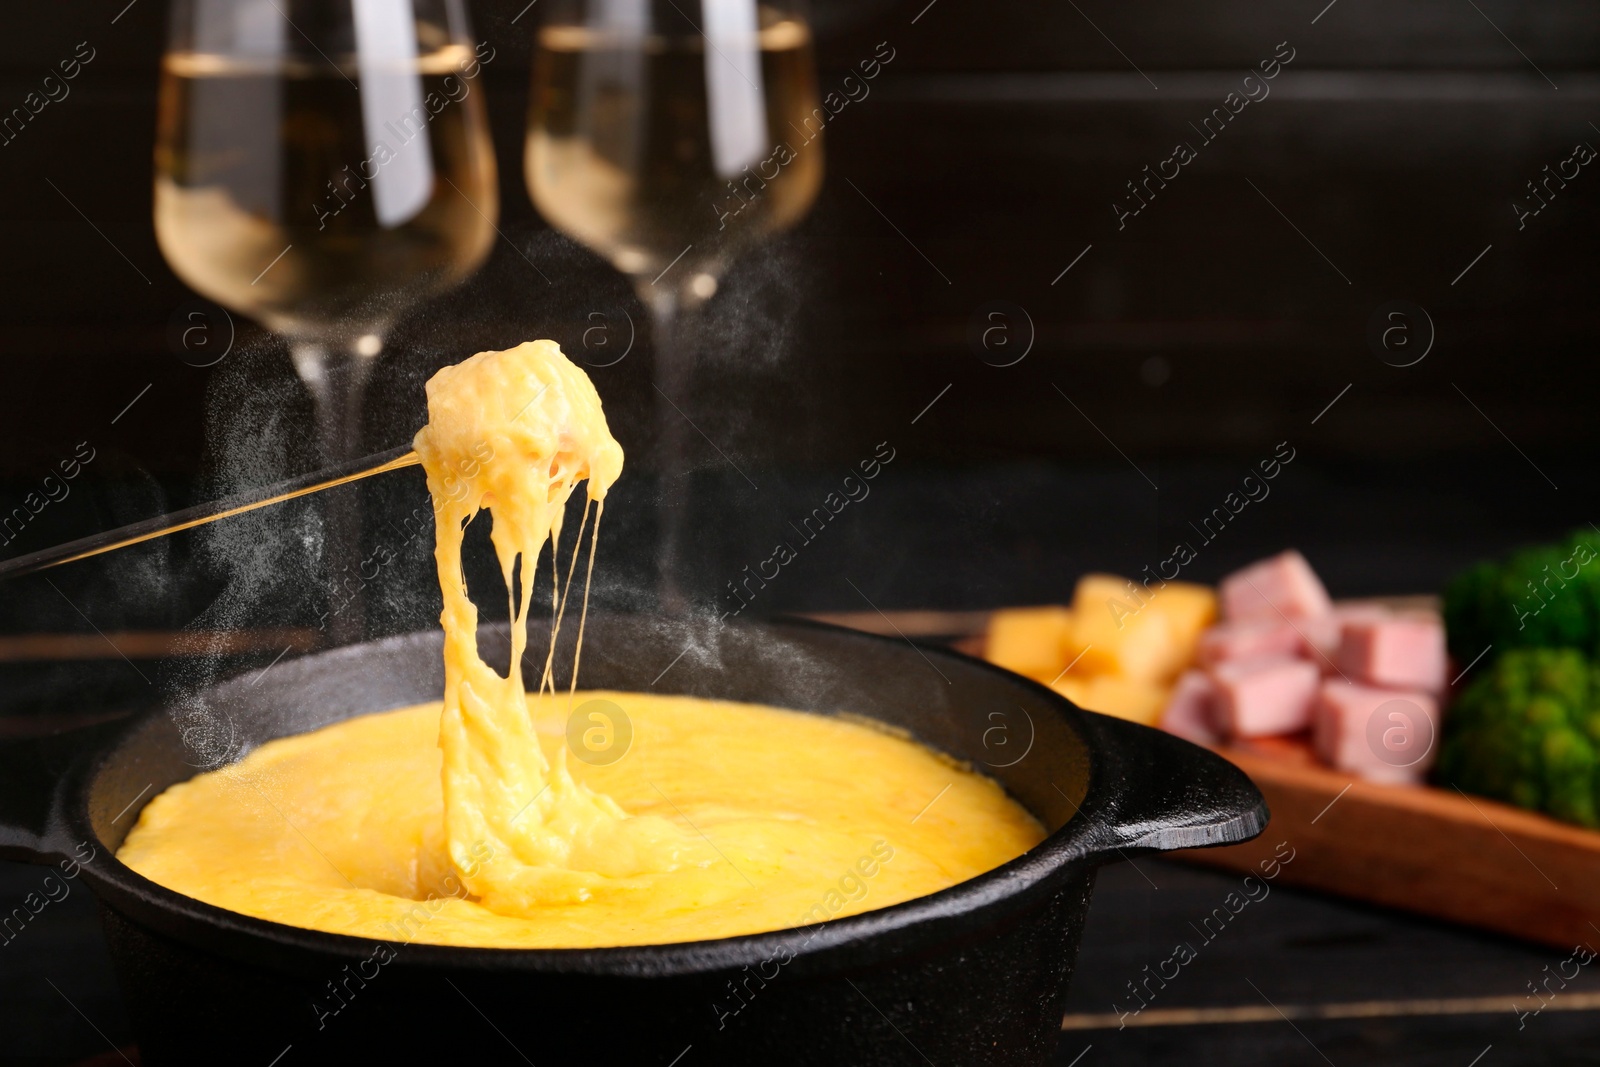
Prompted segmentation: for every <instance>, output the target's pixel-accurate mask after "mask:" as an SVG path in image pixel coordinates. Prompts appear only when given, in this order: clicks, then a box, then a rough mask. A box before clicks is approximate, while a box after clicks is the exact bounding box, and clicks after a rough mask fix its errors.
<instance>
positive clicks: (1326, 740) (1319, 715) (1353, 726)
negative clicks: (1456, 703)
mask: <svg viewBox="0 0 1600 1067" xmlns="http://www.w3.org/2000/svg"><path fill="white" fill-rule="evenodd" d="M1312 720H1313V722H1312V738H1311V739H1312V744H1313V745H1314V746H1315V748H1316V750H1317V755H1318V756H1320V757H1321V758H1322V760H1323V761H1324V762H1326V763H1328V764H1330V765H1331V766H1333V767H1336V768H1338V769H1339V770H1342V771H1349V772H1350V773H1352V774H1357V775H1360V776H1361V777H1362V778H1365V779H1367V780H1369V781H1373V782H1388V783H1392V784H1404V783H1407V782H1418V781H1421V780H1422V777H1423V775H1424V774H1426V773H1427V769H1428V767H1429V766H1430V765H1431V764H1432V763H1433V757H1434V750H1435V748H1436V747H1437V746H1436V744H1435V742H1436V740H1437V738H1438V736H1439V705H1438V702H1437V701H1435V700H1434V698H1433V697H1432V695H1430V694H1428V693H1423V692H1419V691H1411V692H1404V691H1400V690H1394V689H1379V688H1377V687H1375V686H1369V685H1356V684H1353V683H1351V682H1345V681H1341V680H1339V679H1330V680H1329V681H1327V682H1324V683H1323V685H1322V688H1321V689H1320V690H1318V692H1317V700H1316V705H1315V707H1314V709H1313V711H1312Z"/></svg>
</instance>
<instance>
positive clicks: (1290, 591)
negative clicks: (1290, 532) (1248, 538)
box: [1218, 549, 1333, 622]
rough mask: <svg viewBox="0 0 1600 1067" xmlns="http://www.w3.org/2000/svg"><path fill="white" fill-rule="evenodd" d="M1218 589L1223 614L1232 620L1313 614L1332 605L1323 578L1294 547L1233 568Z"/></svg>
mask: <svg viewBox="0 0 1600 1067" xmlns="http://www.w3.org/2000/svg"><path fill="white" fill-rule="evenodd" d="M1218 593H1219V594H1220V596H1221V598H1222V617H1223V618H1224V619H1227V620H1228V621H1230V622H1238V621H1244V620H1248V619H1281V618H1282V617H1284V616H1287V617H1289V618H1314V617H1316V616H1318V615H1326V614H1328V612H1329V611H1331V610H1332V608H1333V602H1332V601H1331V600H1329V599H1328V591H1327V589H1325V588H1323V585H1322V580H1321V579H1320V578H1318V577H1317V574H1316V572H1315V571H1313V570H1312V569H1311V564H1309V563H1307V562H1306V558H1305V557H1304V556H1302V555H1301V554H1300V553H1298V552H1296V551H1294V550H1293V549H1290V550H1289V551H1287V552H1281V553H1279V554H1278V555H1276V556H1273V557H1271V558H1270V559H1264V560H1261V561H1260V562H1259V563H1252V564H1251V565H1250V566H1248V567H1245V568H1244V569H1243V570H1238V571H1234V572H1233V573H1232V574H1230V575H1228V576H1227V577H1226V578H1224V579H1222V584H1221V586H1220V587H1219V589H1218Z"/></svg>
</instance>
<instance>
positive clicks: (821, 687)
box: [0, 616, 1267, 1067]
mask: <svg viewBox="0 0 1600 1067" xmlns="http://www.w3.org/2000/svg"><path fill="white" fill-rule="evenodd" d="M486 634H488V636H486V637H485V646H486V647H485V658H487V659H488V660H489V661H490V662H494V661H495V660H494V656H495V655H496V654H497V653H496V650H495V648H494V647H489V646H495V645H496V644H498V647H499V648H500V649H505V648H507V647H508V646H507V645H506V636H505V631H504V630H503V629H502V630H500V631H498V632H490V631H486ZM542 636H543V635H542V634H541V633H540V632H539V631H538V630H537V629H535V632H534V633H533V634H532V636H531V642H530V646H529V647H530V649H531V651H530V653H529V657H528V663H527V670H528V671H529V676H530V677H538V673H537V672H538V670H539V669H541V668H542V666H543V657H544V651H543V649H544V645H543V643H542V641H541V637H542ZM441 648H442V639H441V636H440V634H438V633H437V632H429V633H417V634H409V635H405V636H401V637H394V638H389V639H386V640H381V641H375V642H372V643H369V644H364V645H355V646H351V647H347V648H340V649H337V650H334V651H330V652H325V653H320V654H316V655H310V656H306V657H303V658H301V659H298V660H292V661H291V660H286V661H284V662H282V663H279V664H277V665H276V666H275V667H273V668H272V669H271V670H270V671H268V672H267V673H266V674H265V675H261V674H259V673H256V674H251V675H246V676H241V677H239V678H236V679H234V680H232V681H228V682H224V683H222V684H220V685H217V686H215V687H213V688H210V689H207V690H203V691H201V692H200V693H199V694H198V695H196V696H191V697H189V698H186V700H185V701H184V702H182V703H178V702H175V703H173V704H170V705H168V706H165V707H158V708H155V709H153V710H151V711H150V712H148V713H146V714H143V715H140V716H137V717H135V718H134V719H132V720H123V721H121V722H119V723H116V724H113V725H111V726H106V727H96V728H94V729H93V730H90V731H80V732H78V733H77V734H66V735H58V736H57V737H54V738H50V739H45V740H42V741H29V742H8V743H6V744H4V745H3V746H0V776H3V782H0V855H3V856H5V857H8V858H20V859H25V860H31V861H35V862H40V863H59V862H60V861H61V860H62V859H64V858H67V857H73V856H74V855H75V854H76V855H77V856H78V857H79V858H81V857H82V856H84V855H87V854H88V850H89V849H90V848H92V849H93V850H94V851H95V855H94V858H93V859H92V860H90V861H89V862H87V863H86V864H84V866H83V869H82V874H81V877H82V878H83V880H84V881H85V882H87V883H88V884H89V886H90V887H91V888H92V889H93V891H94V893H95V895H96V897H97V898H98V900H99V902H100V905H101V914H102V917H103V919H104V924H105V931H106V937H107V939H108V941H109V943H110V947H111V953H112V957H113V959H114V961H115V965H116V968H117V972H118V976H119V979H120V982H121V984H122V987H123V991H124V993H125V995H126V999H127V1003H128V1007H129V1010H130V1012H131V1014H132V1018H133V1023H134V1029H135V1032H136V1034H137V1037H138V1041H139V1046H140V1049H141V1050H142V1052H143V1054H144V1061H145V1063H146V1064H147V1065H149V1067H160V1065H162V1064H191V1063H193V1064H208V1065H211V1064H250V1065H259V1067H267V1065H269V1064H276V1065H277V1067H297V1065H301V1064H307V1063H339V1064H401V1063H407V1064H409V1063H422V1062H427V1063H434V1064H448V1063H471V1064H523V1063H534V1064H538V1065H539V1067H551V1065H565V1064H574V1065H582V1067H604V1065H609V1064H613V1063H617V1064H639V1065H644V1064H659V1065H663V1067H665V1065H671V1064H676V1065H677V1067H697V1065H701V1064H740V1065H746V1064H749V1065H762V1067H768V1065H778V1064H808V1065H812V1064H821V1065H832V1064H851V1065H861V1064H917V1065H923V1064H927V1063H933V1064H938V1065H940V1067H944V1065H955V1064H1042V1063H1045V1062H1046V1061H1047V1059H1048V1058H1049V1056H1050V1053H1051V1050H1052V1049H1053V1048H1054V1046H1055V1043H1056V1038H1057V1035H1058V1033H1059V1028H1060V1020H1061V1014H1062V1004H1063V998H1064V997H1065V994H1066V990H1067V982H1068V979H1069V978H1070V977H1071V972H1072V968H1073V964H1074V961H1075V959H1076V956H1077V951H1078V940H1079V936H1080V934H1081V933H1082V929H1083V922H1084V917H1085V914H1086V912H1087V911H1088V907H1089V894H1090V891H1091V889H1092V887H1093V884H1094V874H1095V870H1096V868H1097V867H1098V866H1100V865H1101V864H1103V863H1106V862H1108V861H1111V860H1115V859H1117V858H1119V854H1120V855H1132V854H1135V853H1139V852H1144V851H1156V850H1165V849H1176V848H1191V847H1195V846H1206V845H1222V844H1228V843H1231V842H1236V841H1243V840H1246V839H1248V838H1250V837H1253V836H1255V835H1256V834H1258V833H1259V832H1260V831H1261V830H1262V828H1263V827H1264V826H1265V825H1266V820H1267V812H1266V808H1265V806H1264V804H1263V803H1262V799H1261V794H1260V793H1259V792H1257V790H1256V789H1255V787H1254V786H1253V785H1252V784H1251V783H1250V781H1249V780H1248V779H1247V778H1246V777H1245V776H1244V775H1243V774H1242V773H1240V772H1239V771H1238V770H1237V769H1235V768H1234V767H1233V766H1232V765H1231V764H1229V763H1227V762H1226V761H1224V760H1222V759H1220V758H1219V757H1217V756H1215V755H1213V754H1212V753H1210V752H1207V751H1205V750H1204V749H1201V748H1199V747H1196V746H1194V745H1191V744H1188V743H1187V742H1184V741H1181V740H1178V739H1177V738H1174V737H1171V736H1169V735H1166V734H1163V733H1160V732H1158V731H1156V730H1151V729H1146V728H1144V727H1141V726H1136V725H1133V724H1131V723H1126V722H1123V721H1121V720H1118V719H1112V718H1108V717H1105V716H1101V715H1093V714H1088V713H1085V712H1083V711H1080V710H1078V709H1077V708H1075V707H1074V706H1073V705H1072V704H1071V703H1069V702H1068V701H1066V700H1064V699H1062V698H1061V697H1060V696H1058V695H1056V694H1055V693H1053V692H1052V691H1051V690H1049V689H1048V688H1046V687H1044V686H1041V685H1038V684H1036V683H1034V682H1031V681H1028V680H1027V679H1024V678H1021V677H1018V676H1017V675H1014V674H1010V673H1008V672H1006V671H1002V670H999V669H997V668H995V667H992V666H990V665H988V664H985V663H982V662H979V661H977V660H974V659H969V658H967V657H965V656H961V655H958V654H956V653H953V652H949V651H944V650H938V649H934V648H926V649H924V648H918V647H913V646H912V645H911V644H910V643H909V642H907V641H903V640H899V639H892V638H883V637H874V636H870V635H866V634H861V633H856V632H852V631H846V630H840V629H835V628H832V627H827V626H821V625H816V624H811V623H803V622H778V623H768V624H752V625H741V626H732V627H730V626H722V625H718V624H697V623H696V624H686V623H683V622H679V621H670V622H669V621H663V620H661V619H654V618H646V617H638V616H608V617H598V618H591V619H590V621H589V628H588V635H587V638H586V641H585V644H584V650H583V663H582V681H583V684H584V687H585V688H606V689H620V690H633V691H639V692H655V693H682V694H691V695H694V696H702V697H718V698H725V699H730V700H739V701H752V702H757V703H762V704H770V705H776V706H778V707H787V708H795V709H800V710H804V711H813V712H817V713H820V714H837V713H839V712H841V711H843V712H847V713H853V714H858V715H865V716H870V717H871V718H874V719H878V720H880V721H882V722H885V723H888V724H890V725H892V726H894V727H898V728H901V729H903V730H905V731H907V732H909V733H910V734H911V735H912V736H913V737H915V738H916V739H917V740H919V741H921V742H923V743H925V744H928V745H931V746H932V747H934V748H936V749H939V750H941V751H943V752H946V753H949V754H950V755H952V756H954V757H956V758H958V759H961V760H966V761H969V762H970V763H971V764H972V765H973V766H974V767H975V768H976V769H978V770H980V771H983V772H984V773H987V774H990V775H992V776H993V777H994V778H995V779H996V780H998V781H999V782H1000V783H1001V784H1002V785H1003V786H1004V787H1005V789H1006V791H1007V792H1008V793H1009V794H1010V795H1011V796H1012V797H1013V798H1015V799H1016V800H1017V801H1019V802H1020V803H1021V804H1022V805H1023V806H1025V807H1026V808H1027V809H1028V810H1030V811H1031V812H1033V814H1034V815H1036V816H1037V817H1038V818H1039V819H1040V820H1041V821H1042V822H1043V823H1044V825H1045V826H1046V828H1047V829H1048V830H1049V831H1050V834H1049V837H1048V838H1047V839H1046V840H1045V841H1043V842H1042V843H1041V844H1039V845H1038V846H1037V847H1035V848H1033V849H1032V850H1030V851H1029V852H1028V853H1026V854H1025V855H1023V856H1020V857H1018V858H1017V859H1015V860H1013V861H1011V862H1010V863H1007V864H1005V865H1004V866H1002V867H999V868H997V869H996V870H993V871H990V872H989V873H987V874H984V875H981V876H980V877H977V878H974V879H972V880H970V881H967V882H963V883H961V884H960V885H957V886H954V887H952V888H950V889H946V890H943V891H942V892H938V893H934V894H932V895H930V896H925V897H921V898H919V899H916V900H910V901H907V902H905V903H903V904H896V905H894V906H892V907H887V908H882V909H880V910H877V911H869V912H866V913H864V914H859V915H854V916H851V917H848V918H842V919H836V920H833V921H830V922H825V923H820V924H815V925H811V926H807V927H802V928H798V929H790V930H783V931H777V932H773V933H765V934H753V935H750V936H746V937H731V938H725V939H722V940H715V941H701V942H693V943H688V944H676V945H646V946H637V947H627V948H602V949H535V950H528V949H492V948H450V947H444V946H440V945H429V944H422V943H419V942H416V941H412V942H410V943H402V942H392V943H389V942H386V943H375V942H373V941H369V940H362V939H359V938H354V937H345V936H340V935H336V934H327V933H319V932H316V931H312V930H301V929H297V928H295V927H290V926H284V925H280V924H277V923H272V922H267V921H264V920H261V919H254V918H249V917H246V916H243V915H238V914H235V913H233V912H229V911H224V910H222V909H220V908H215V907H212V906H210V905H207V904H202V903H200V902H199V901H196V900H193V899H191V898H188V897H185V896H182V895H180V894H178V893H174V892H172V891H170V890H167V889H164V888H162V887H161V886H159V885H156V884H155V883H153V882H151V881H148V880H147V879H145V878H143V877H141V876H139V875H138V874H135V873H134V872H133V871H131V870H129V869H128V868H127V867H125V866H123V865H122V864H121V863H119V862H118V861H117V860H116V858H115V856H114V853H115V851H116V849H117V848H118V846H120V845H121V843H122V840H123V838H124V836H125V835H126V833H127V831H128V829H129V827H130V826H131V825H132V824H133V823H134V822H135V821H136V820H137V817H138V811H139V808H140V807H141V806H142V804H143V803H145V802H146V801H148V799H149V798H150V797H152V796H155V795H156V794H158V793H160V792H161V791H162V790H164V789H166V788H167V787H168V786H170V785H173V784H174V783H177V782H181V781H184V780H186V779H188V778H191V777H193V776H194V775H195V774H197V773H199V770H198V767H197V765H201V766H206V765H215V763H216V762H217V758H216V757H215V755H213V756H211V757H208V758H201V757H200V756H197V753H196V749H195V745H194V739H195V735H194V728H193V725H192V724H193V722H194V721H195V719H194V716H195V714H196V712H197V711H199V712H203V714H205V715H207V716H210V717H211V718H210V719H209V721H210V722H212V723H214V724H216V729H215V730H213V731H210V732H209V733H207V735H206V736H207V737H208V738H209V739H210V740H211V741H213V742H214V741H215V740H216V738H217V737H219V736H221V737H225V738H227V739H229V740H230V741H231V743H230V744H229V745H228V747H227V751H226V753H225V758H228V759H234V758H237V757H238V756H240V755H242V754H243V753H245V752H248V751H249V750H250V749H251V748H253V747H255V746H256V745H259V744H261V743H262V742H265V741H267V740H270V739H272V738H276V737H283V736H285V735H289V734H297V733H303V732H305V731H307V730H312V729H315V728H317V727H320V726H323V725H326V724H328V723H332V722H337V721H339V720H342V719H346V718H350V717H352V716H355V715H361V714H365V713H368V712H373V711H381V710H384V709H388V708H395V707H401V706H404V705H408V704H415V703H420V702H423V701H427V700H436V699H438V697H439V694H440V692H442V688H443V667H442V663H441ZM498 654H499V655H500V656H501V657H502V658H503V656H504V655H505V652H504V651H500V652H499V653H498ZM664 669H665V673H663V670H664ZM623 710H624V711H626V706H625V705H624V709H623ZM180 722H181V723H184V724H186V725H185V726H184V727H183V728H180V726H179V723H180ZM219 731H220V732H219ZM623 758H626V757H625V756H624V757H623ZM63 762H64V763H65V767H64V769H62V766H61V765H62V764H63ZM819 893H821V888H819ZM0 918H3V917H0ZM280 1056H281V1057H282V1058H281V1059H278V1057H280Z"/></svg>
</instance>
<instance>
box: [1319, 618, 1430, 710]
mask: <svg viewBox="0 0 1600 1067" xmlns="http://www.w3.org/2000/svg"><path fill="white" fill-rule="evenodd" d="M1337 662H1338V664H1339V669H1340V670H1341V671H1343V672H1344V673H1345V674H1346V675H1347V676H1348V677H1349V678H1350V680H1351V681H1356V682H1365V683H1367V684H1369V685H1375V686H1387V687H1388V688H1391V689H1420V690H1424V691H1426V692H1429V693H1440V692H1443V691H1444V687H1445V679H1446V676H1447V674H1448V666H1447V663H1446V655H1445V641H1444V623H1443V622H1441V621H1440V619H1439V617H1438V616H1437V615H1425V614H1413V615H1393V616H1390V617H1388V618H1378V619H1356V620H1352V621H1350V622H1346V623H1345V624H1344V626H1343V627H1342V628H1341V633H1340V640H1339V656H1338V660H1337Z"/></svg>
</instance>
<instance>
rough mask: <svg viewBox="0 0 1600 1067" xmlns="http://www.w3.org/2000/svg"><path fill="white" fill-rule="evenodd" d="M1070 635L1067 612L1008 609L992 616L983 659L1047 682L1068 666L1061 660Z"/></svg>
mask: <svg viewBox="0 0 1600 1067" xmlns="http://www.w3.org/2000/svg"><path fill="white" fill-rule="evenodd" d="M1071 633H1072V614H1071V613H1070V612H1069V611H1067V609H1066V608H1063V607H1039V608H1006V609H1003V610H1001V611H997V612H995V613H994V614H993V615H991V616H989V632H988V636H987V638H986V639H985V641H984V653H983V654H984V658H985V659H987V660H988V661H989V662H990V663H994V664H996V665H998V666H1001V667H1004V668H1006V669H1007V670H1011V671H1016V672H1017V673H1018V674H1025V675H1027V676H1028V677H1029V678H1033V679H1036V680H1038V681H1042V682H1048V681H1049V680H1050V679H1052V678H1054V677H1055V676H1056V675H1057V674H1059V673H1061V668H1062V667H1065V666H1066V665H1067V661H1066V660H1064V659H1062V658H1061V656H1062V652H1063V650H1064V649H1065V648H1066V645H1067V639H1068V637H1069V635H1070V634H1071Z"/></svg>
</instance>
